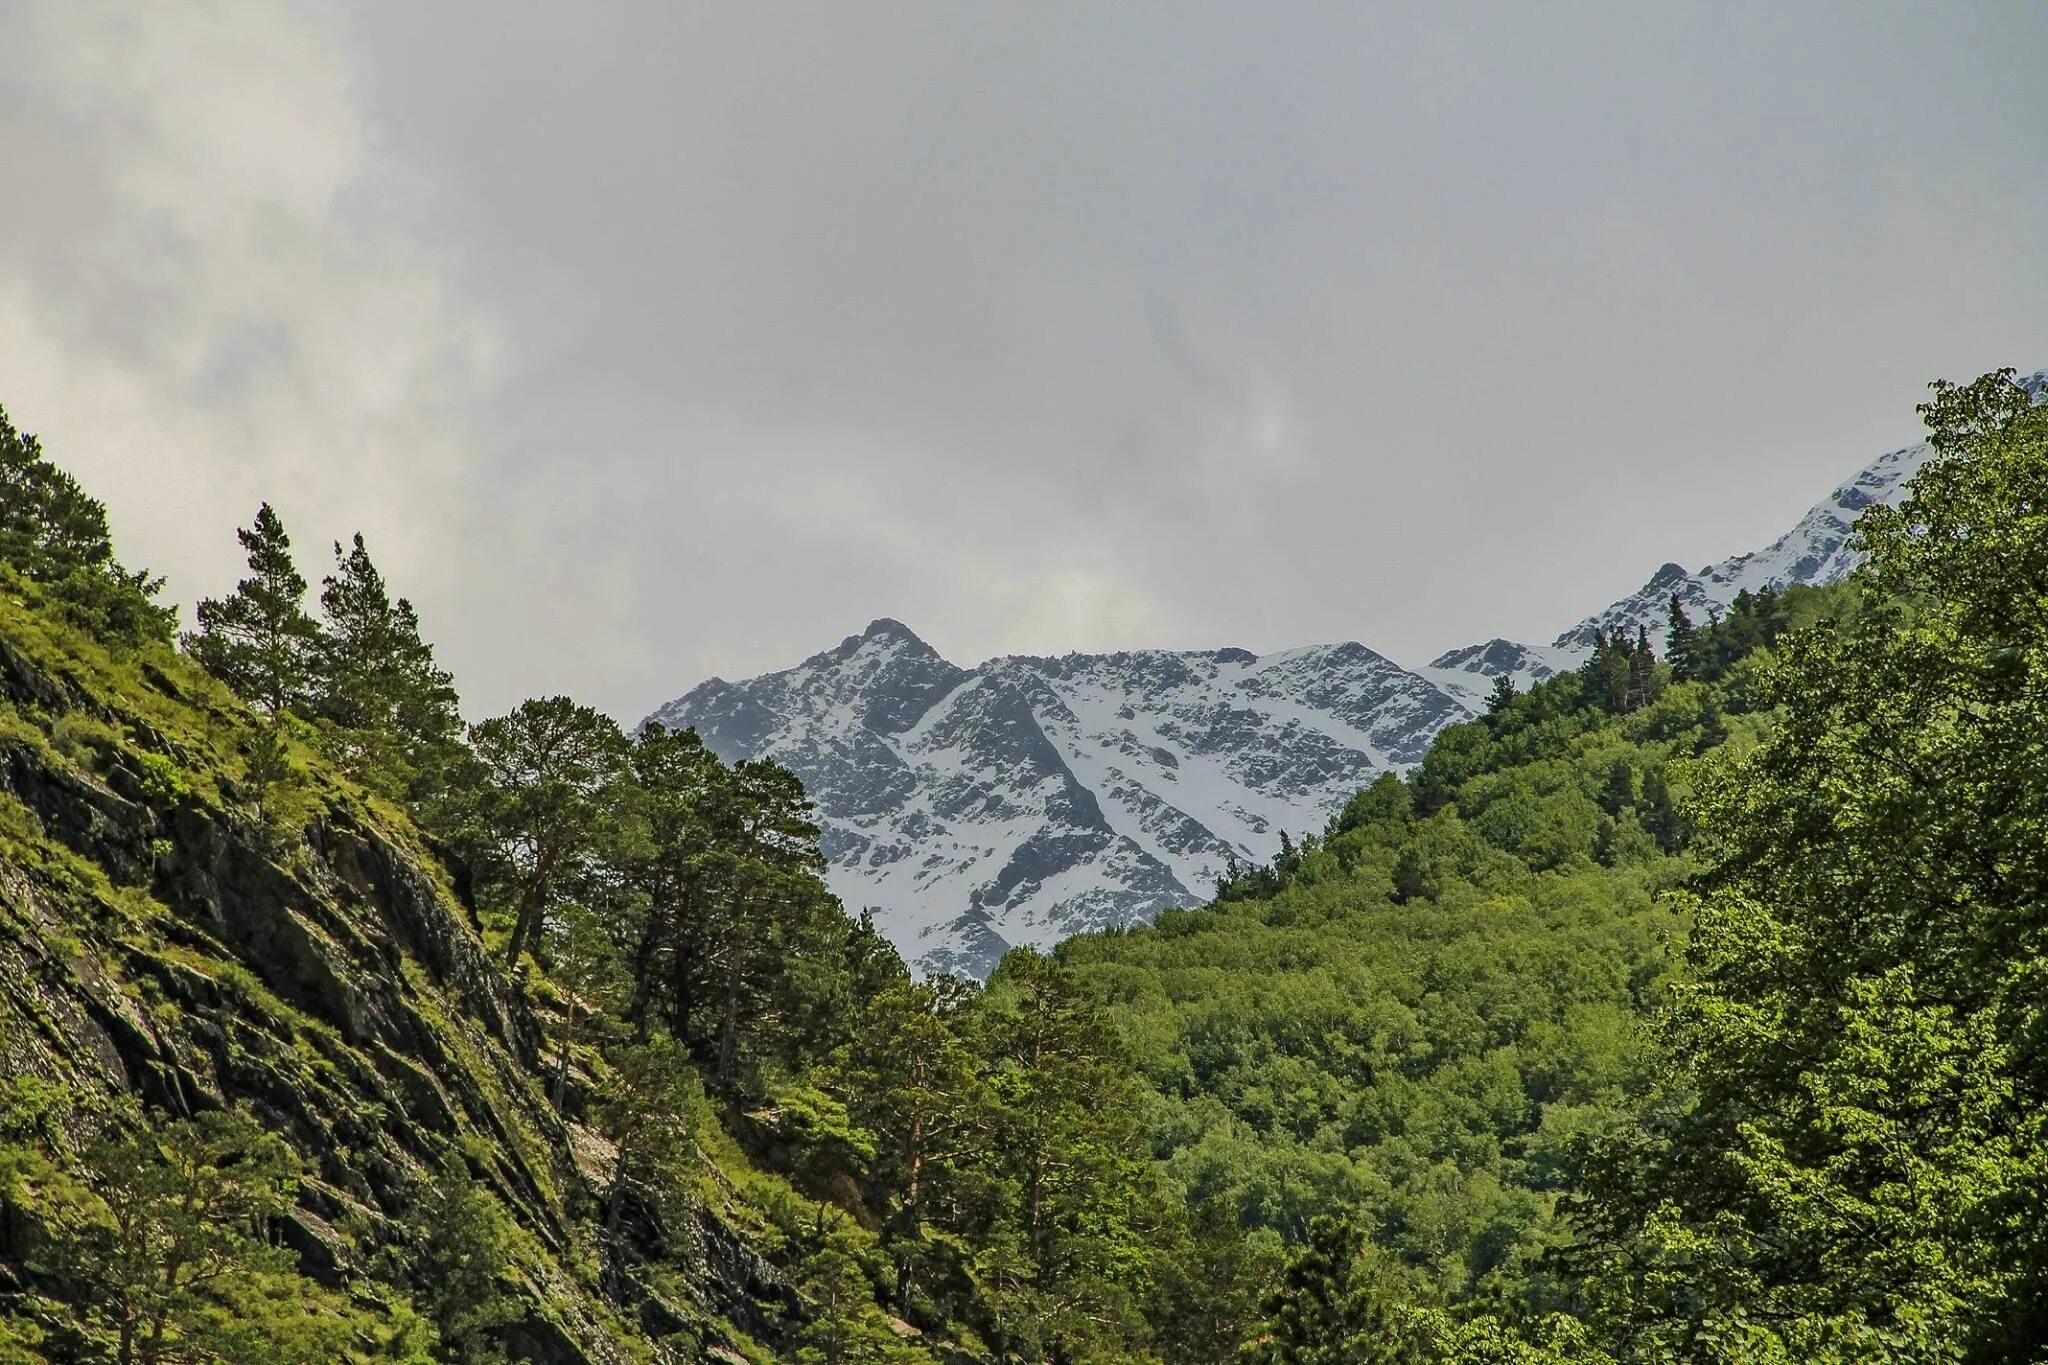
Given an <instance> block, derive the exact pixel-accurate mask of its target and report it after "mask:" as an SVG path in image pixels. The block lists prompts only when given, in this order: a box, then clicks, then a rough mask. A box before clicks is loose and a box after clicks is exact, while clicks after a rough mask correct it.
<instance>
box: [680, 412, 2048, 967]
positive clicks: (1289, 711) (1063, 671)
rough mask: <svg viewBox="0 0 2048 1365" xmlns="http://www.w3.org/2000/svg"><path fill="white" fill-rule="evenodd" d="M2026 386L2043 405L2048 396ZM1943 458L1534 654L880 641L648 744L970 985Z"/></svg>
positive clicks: (1122, 909) (1197, 896)
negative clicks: (786, 783) (766, 817)
mask: <svg viewBox="0 0 2048 1365" xmlns="http://www.w3.org/2000/svg"><path fill="white" fill-rule="evenodd" d="M2022 382H2023V383H2026V384H2027V385H2028V386H2029V387H2030V388H2031V389H2033V390H2034V391H2035V392H2036V394H2040V393H2042V392H2048V372H2043V373H2040V374H2036V375H2033V376H2031V377H2029V378H2028V379H2026V380H2023V381H2022ZM1929 454H1930V451H1929V449H1928V447H1927V446H1926V445H1925V444H1924V443H1923V444H1918V445H1912V446H1906V447H1902V448H1900V449H1898V450H1893V451H1889V452H1887V453H1885V454H1884V455H1881V456H1879V457H1878V458H1877V459H1876V460H1874V461H1872V462H1871V463H1870V464H1869V465H1868V466H1866V467H1865V468H1864V469H1862V470H1861V471H1859V472H1858V473H1857V474H1856V476H1855V477H1854V478H1852V479H1850V480H1848V481H1847V482H1845V483H1843V484H1842V485H1840V486H1839V487H1837V488H1836V489H1835V490H1834V491H1833V492H1832V493H1830V494H1829V495H1828V496H1827V497H1826V498H1824V499H1822V500H1821V501H1820V502H1818V503H1816V504H1815V505H1814V506H1813V507H1811V508H1809V509H1808V510H1807V512H1806V513H1805V514H1804V515H1803V516H1802V517H1801V518H1800V519H1799V521H1798V522H1797V524H1795V525H1794V526H1793V527H1792V528H1791V529H1790V530H1789V531H1787V532H1786V533H1785V534H1784V535H1782V536H1780V537H1779V538H1778V539H1777V540H1775V541H1773V542H1772V543H1771V544H1770V545H1768V546H1766V547H1764V548H1763V549H1761V550H1756V551H1752V552H1749V553H1745V554H1739V555H1734V556H1731V557H1729V558H1727V559H1723V560H1721V561H1719V562H1717V563H1714V564H1709V565H1707V566H1705V567H1703V568H1701V569H1699V570H1697V571H1689V570H1687V569H1685V568H1684V567H1683V566H1681V565H1678V564H1670V563H1667V564H1665V565H1663V566H1662V567H1661V568H1659V569H1658V570H1657V571H1656V572H1655V573H1654V574H1652V575H1651V576H1650V577H1649V579H1648V580H1647V581H1646V582H1645V583H1644V584H1643V586H1642V587H1641V588H1639V589H1638V590H1637V591H1635V592H1634V593H1631V594H1630V595H1628V596H1627V597H1624V598H1622V599H1621V600H1620V601H1618V602H1615V603H1613V604H1612V605H1610V606H1608V607H1606V608H1604V609H1603V610H1601V611H1598V612H1595V613H1593V614H1592V615H1590V616H1587V617H1586V618H1584V619H1583V620H1581V621H1579V622H1577V623H1576V624H1574V625H1573V626H1571V627H1570V628H1569V629H1567V630H1565V631H1563V632H1561V633H1560V634H1559V635H1558V636H1556V637H1555V638H1554V639H1553V640H1551V641H1550V643H1548V644H1544V645H1527V644H1521V643H1517V642H1515V641H1512V640H1505V639H1494V640H1488V641H1485V642H1483V643H1481V644H1476V645H1468V646H1464V647H1462V648H1458V649H1453V650H1448V651H1446V652H1445V653H1443V654H1441V655H1439V656H1437V657H1436V658H1435V659H1432V660H1431V661H1430V662H1429V663H1428V664H1427V665H1424V666H1422V667H1420V668H1415V669H1412V670H1411V669H1407V668H1403V667H1401V666H1400V665H1399V664H1396V663H1394V662H1393V661H1391V660H1389V659H1387V658H1385V657H1384V656H1382V655H1380V654H1377V653H1375V652H1374V651H1372V650H1371V649H1368V648H1367V647H1366V646H1364V645H1362V644H1358V643H1355V642H1347V643H1343V644H1334V645H1318V646H1310V647H1307V648H1301V649H1292V650H1283V651H1279V652H1277V653H1272V654H1267V655H1264V656H1261V655H1255V654H1253V653H1251V652H1250V651H1247V650H1243V649H1233V648H1225V649H1216V650H1208V651H1170V650H1141V651H1133V652H1122V653H1114V654H1069V655H1065V656H1062V657H1060V658H1030V657H1023V656H1013V657H1005V658H999V659H992V660H990V661H988V662H987V663H984V664H982V665H980V666H979V667H976V668H963V667H960V666H957V665H955V664H952V663H950V662H948V661H946V660H945V659H943V658H941V657H940V656H939V654H938V653H937V652H936V651H935V650H933V649H932V648H931V646H929V645H927V644H926V643H925V642H924V641H922V640H921V639H919V638H918V637H917V636H916V635H915V634H914V633H913V632H912V631H911V630H910V629H909V628H908V627H906V626H904V625H903V624H901V623H900V622H897V621H893V620H887V619H883V620H878V621H875V622H874V623H873V624H871V625H870V626H869V627H868V628H867V630H866V631H864V632H862V633H861V634H859V635H854V636H849V637H847V638H846V639H845V640H843V641H841V642H840V643H839V644H838V645H837V646H835V647H834V648H832V649H829V650H825V651H823V652H821V653H819V654H816V655H813V656H812V657H811V658H809V659H807V660H805V661H804V662H803V663H801V664H799V665H797V666H796V667H794V668H790V669H785V670H782V671H780V672H775V673H770V674H766V675H763V676H761V677H758V678H753V679H748V680H745V681H742V682H727V681H725V680H723V679H719V678H713V679H711V680H709V681H707V682H705V683H702V684H700V685H699V686H697V687H695V688H693V689H691V690H690V691H689V692H686V693H684V694H683V695H682V696H680V697H678V698H676V699H675V700H674V701H671V702H669V703H668V704H666V705H664V706H662V707H660V708H659V709H658V710H656V711H655V712H654V713H653V714H652V715H650V716H649V717H648V718H647V720H648V722H649V723H654V724H661V725H667V726H673V727H686V726H694V727H695V728H696V729H697V730H698V731H699V732H700V733H701V734H702V735H703V736H704V739H705V742H706V743H707V744H708V745H709V746H710V747H711V748H712V749H713V750H715V751H716V752H717V753H718V754H719V755H720V756H721V757H723V758H726V759H727V760H738V759H745V758H761V757H769V758H773V759H775V760H776V761H778V762H780V763H783V764H785V765H786V766H788V767H790V768H791V769H793V770H794V771H795V772H796V773H797V775H798V776H799V777H801V778H802V779H803V781H804V784H805V786H806V788H808V790H809V791H810V793H811V795H812V797H813V799H814V800H815V801H816V802H817V805H818V814H819V819H820V823H821V825H822V826H823V828H824V831H825V840H824V846H825V850H826V852H827V855H828V856H829V857H830V858H831V861H832V865H831V868H830V871H829V873H828V879H829V880H830V882H831V883H832V886H833V889H834V890H835V891H836V892H838V894H839V895H840V896H841V898H842V899H844V900H845V901H846V903H847V904H848V905H849V906H865V907H870V908H872V909H873V910H874V911H875V912H876V917H877V921H878V923H879V924H880V925H881V927H882V929H883V930H884V932H886V933H887V934H888V935H889V936H890V937H891V939H892V940H894V941H895V942H896V944H897V945H898V946H899V947H900V948H901V949H902V951H903V953H904V955H905V957H907V958H909V959H911V960H912V961H914V962H917V963H918V964H919V965H921V966H923V967H924V968H926V969H930V970H954V971H964V972H968V973H972V974H976V975H979V974H982V973H985V972H986V971H987V970H988V968H989V967H991V966H992V965H993V964H994V962H995V961H996V959H997V958H999V957H1000V956H1001V954H1002V952H1003V951H1004V949H1005V948H1006V947H1008V946H1012V945H1019V944H1033V945H1045V944H1049V943H1051V942H1054V941H1057V940H1058V939H1060V938H1064V937H1066V936H1067V935H1069V934H1073V933H1077V932H1081V931H1083V930H1087V929H1098V928H1104V927H1109V926H1114V925H1119V924H1128V923H1132V922H1135V921H1138V920H1142V919H1146V918H1149V917H1150V916H1151V915H1153V914H1155V913H1157V912H1158V911H1159V910H1160V909H1162V908H1165V907H1167V906H1170V905H1189V904H1197V903H1200V902H1201V901H1203V900H1205V899H1206V898H1207V895H1208V892H1209V890H1210V888H1211V886H1212V884H1213V882H1214V879H1215V878H1216V876H1217V875H1218V874H1219V873H1221V872H1222V871H1223V870H1224V869H1225V868H1226V867H1227V866H1228V865H1229V864H1230V862H1231V861H1232V860H1237V861H1247V862H1249V861H1262V860H1264V859H1267V858H1270V857H1271V856H1272V854H1273V853H1274V852H1276V851H1277V850H1278V848H1279V846H1280V840H1281V836H1282V834H1283V833H1285V834H1294V835H1299V834H1301V833H1304V832H1307V831H1311V830H1315V829H1319V828H1321V827H1322V826H1323V824H1324V823H1325V822H1326V821H1327V820H1328V819H1329V817H1330V815H1331V814H1332V813H1333V812H1334V811H1335V810H1336V809H1338V808H1339V807H1340V806H1341V805H1342V804H1343V802H1344V801H1345V800H1347V799H1348V798H1349V797H1350V796H1351V794H1352V793H1353V792H1355V791H1356V790H1357V789H1358V788H1359V787H1361V786H1363V785H1365V784H1366V783H1368V782H1370V781H1371V780H1372V779H1373V778H1374V777H1376V776H1377V775H1378V774H1380V773H1382V772H1390V771H1392V772H1399V771H1403V770H1405V769H1406V768H1407V767H1409V766H1410V765H1412V764H1413V763H1415V762H1417V761H1419V760H1420V758H1421V757H1422V754H1423V752H1424V751H1425V750H1426V749H1427V748H1428V747H1429V743H1430V741H1431V740H1432V739H1433V738H1434V737H1435V736H1436V734H1437V732H1438V731H1439V730H1441V729H1443V727H1444V726H1446V725H1449V724H1451V723H1453V722H1455V721H1458V720H1463V719H1466V718H1467V717H1468V716H1470V715H1472V714H1475V713H1476V712H1478V711H1479V710H1481V709H1483V707H1484V705H1485V700H1486V697H1487V695H1488V693H1489V692H1490V691H1491V690H1492V687H1493V680H1494V679H1495V678H1496V677H1500V676H1506V677H1509V678H1511V679H1513V680H1514V682H1515V683H1516V685H1517V686H1523V687H1526V686H1528V685H1529V684H1530V683H1532V682H1536V681H1540V680H1541V679H1543V678H1545V677H1548V676H1550V675H1551V674H1553V673H1555V672H1557V671H1559V670H1563V669H1568V668H1573V667H1576V666H1577V665H1578V664H1579V663H1580V662H1581V661H1582V660H1584V659H1585V658H1586V657H1587V655H1589V654H1590V653H1591V651H1592V647H1593V639H1594V635H1595V633H1596V632H1600V631H1605V632H1607V633H1610V634H1613V633H1618V632H1626V633H1629V634H1633V633H1634V632H1635V630H1636V629H1637V627H1638V626H1641V627H1643V628H1644V629H1646V630H1648V632H1649V633H1650V635H1651V637H1652V638H1653V639H1655V640H1657V641H1659V642H1660V643H1661V641H1662V639H1663V636H1664V632H1665V628H1666V624H1667V621H1668V615H1669V610H1670V601H1671V599H1672V597H1673V596H1674V595H1675V596H1676V597H1677V598H1678V599H1679V600H1680V601H1681V602H1682V603H1683V604H1684V605H1685V607H1686V609H1687V611H1688V612H1689V613H1691V614H1692V615H1693V616H1694V617H1695V618H1698V619H1705V618H1706V617H1708V616H1709V615H1711V614H1714V613H1718V612H1721V611H1725V610H1726V608H1727V607H1728V605H1729V604H1730V603H1731V602H1733V601H1734V600H1735V598H1736V596H1737V594H1739V593H1741V592H1743V591H1745V590H1747V591H1751V592H1754V591H1757V590H1760V589H1762V588H1766V587H1785V586H1788V585H1791V584H1814V585H1819V584H1827V583H1833V582H1837V581H1839V580H1840V579H1842V578H1843V577H1845V576H1846V575H1847V574H1848V573H1849V572H1850V570H1851V569H1853V568H1854V567H1855V563H1856V556H1855V553H1854V551H1853V550H1852V549H1851V547H1850V545H1849V533H1850V529H1851V527H1852V526H1853V524H1854V522H1855V519H1856V517H1857V515H1858V514H1859V513H1861V512H1862V510H1863V509H1864V508H1866V507H1869V506H1871V505H1872V504H1874V503H1879V502H1884V503H1895V502H1897V501H1899V500H1900V499H1902V498H1903V497H1904V496H1905V495H1906V492H1907V490H1908V487H1909V484H1910V481H1911V478H1912V476H1913V474H1914V473H1915V472H1916V471H1917V470H1918V469H1919V468H1920V466H1921V465H1922V464H1924V463H1925V462H1926V460H1927V458H1928V456H1929Z"/></svg>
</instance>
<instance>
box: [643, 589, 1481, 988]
mask: <svg viewBox="0 0 2048 1365" xmlns="http://www.w3.org/2000/svg"><path fill="white" fill-rule="evenodd" d="M1465 714H1466V713H1465V710H1464V709H1463V708H1462V707H1461V706H1460V705H1459V704H1458V703H1457V702H1456V701H1455V700H1453V699H1452V698H1451V697H1449V696H1447V695H1446V694H1445V693H1444V692H1443V691H1442V690H1441V689H1439V688H1437V687H1435V686H1433V685H1432V684H1430V683H1429V682H1427V681H1425V680H1424V679H1422V678H1419V677H1417V676H1416V675H1415V674H1413V673H1410V672H1408V671H1407V670H1405V669H1403V668H1401V667H1400V666H1399V665H1397V664H1394V663H1392V662H1390V661H1389V660H1387V659H1385V658H1382V657H1381V656H1380V655H1378V654H1375V653H1373V652H1372V651H1371V650H1369V649H1367V648H1365V647H1364V646H1363V645H1359V644H1340V645H1324V646H1315V647H1311V648H1306V649H1293V650H1286V651H1283V652H1281V653H1277V654H1268V655H1265V656H1263V657H1262V656H1259V655H1255V654H1252V653H1250V652H1249V651H1246V650H1242V649H1218V650H1209V651H1199V652H1170V651H1165V650H1142V651H1134V652H1130V653H1117V654H1069V655H1066V656H1064V657H1062V658H1056V659H1052V658H1029V657H1023V656H1013V657H1008V658H1000V659H993V660H990V661H989V662H987V663H985V664H983V665H981V666H980V667H978V668H974V669H963V668H959V667H956V666H955V665H953V664H950V663H948V662H946V660H944V659H942V658H940V657H939V655H938V653H937V652H936V651H935V650H933V649H932V648H931V646H929V645H927V644H926V643H925V642H924V641H922V640H920V639H918V637H917V636H916V635H915V634H913V633H912V632H911V631H910V629H909V628H908V627H906V626H904V625H902V624H901V623H899V622H896V621H890V620H880V621H876V622H874V623H873V624H872V625H870V626H869V627H868V628H867V630H866V631H864V632H863V633H861V634H859V635H855V636H849V637H848V638H847V639H845V640H843V641H841V642H840V644H839V645H838V646H837V647H835V648H833V649H830V650H827V651H825V652H824V653H822V654H818V655H814V656H813V657H811V658H809V659H807V660H805V661H804V662H803V663H801V664H799V665H797V666H796V667H795V668H791V669H786V670H784V671H782V672H779V673H770V674H768V675H766V676H764V677H760V678H754V679H751V680H749V681H746V682H739V683H730V682H726V681H724V680H722V679H717V678H714V679H712V680H711V681H709V682H706V683H704V684H702V685H701V686H698V687H696V688H694V689H693V690H691V691H690V692H688V693H687V694H685V695H684V696H682V697H680V698H678V699H677V700H675V701H673V702H670V703H669V704H668V705H666V706H664V707H662V708H661V709H660V710H658V711H656V712H655V713H654V714H653V715H652V716H650V717H649V718H648V720H649V722H650V723H654V724H659V725H667V726H673V727H678V728H680V727H684V726H694V727H695V728H696V730H697V731H698V733H699V734H701V735H702V736H703V737H704V741H705V743H706V744H707V745H708V746H709V747H710V748H711V749H713V750H714V751H715V752H717V753H718V754H720V755H721V756H723V757H725V758H727V759H740V758H758V757H770V758H773V759H775V760H776V761H777V762H779V763H782V764H784V765H785V766H787V767H789V768H790V769H791V770H793V771H794V772H795V773H796V774H797V775H798V776H799V777H801V778H802V779H803V782H804V785H805V787H806V788H807V789H808V790H809V792H810V794H811V797H812V799H813V800H814V801H816V802H817V805H818V816H819V824H820V826H821V827H822V829H823V831H824V841H823V842H824V849H825V853H826V856H827V858H828V859H829V860H830V864H831V866H830V869H829V872H828V877H829V880H830V881H831V883H832V886H833V889H834V890H835V891H837V892H838V894H839V895H840V897H841V899H843V900H844V901H845V902H846V903H847V904H848V905H849V906H853V907H862V906H866V907H871V908H873V909H874V911H875V912H876V918H877V922H878V924H879V925H880V927H881V928H882V929H883V931H884V932H885V933H887V934H888V935H889V937H890V938H891V939H892V940H893V941H894V942H895V943H896V944H897V945H898V946H899V947H901V948H902V950H903V951H904V954H905V956H906V957H909V958H912V959H913V960H915V961H917V962H918V963H919V964H920V965H922V966H924V967H925V968H927V969H932V970H953V971H963V972H971V973H974V974H977V975H979V974H983V973H986V971H987V970H988V969H989V968H990V967H991V966H993V965H994V962H995V960H996V959H997V958H998V957H1000V956H1001V954H1002V952H1003V951H1004V950H1005V948H1006V947H1008V946H1011V945H1016V944H1026V943H1029V944H1041V945H1042V944H1049V943H1052V942H1055V941H1057V940H1059V939H1061V938H1064V937H1066V936H1067V935H1069V934H1074V933H1078V932H1080V931H1082V930H1086V929H1098V928H1104V927H1108V926H1112V925H1120V924H1130V923H1134V922H1137V921H1140V920H1144V919H1149V918H1150V917H1151V916H1152V915H1154V914H1156V913H1157V912H1158V911H1159V910H1161V909H1163V908H1164V907H1166V906H1169V905H1194V904H1199V903H1200V902H1201V901H1203V900H1205V899H1206V898H1207V893H1208V891H1209V888H1210V887H1211V886H1212V885H1213V884H1214V881H1215V879H1216V877H1217V876H1218V874H1220V873H1221V872H1222V871H1223V870H1224V868H1225V866H1226V865H1227V863H1228V862H1229V860H1230V859H1232V858H1237V859H1239V860H1245V861H1250V860H1264V859H1266V858H1269V857H1271V856H1272V854H1273V852H1274V851H1275V850H1276V849H1277V848H1278V847H1279V841H1280V835H1281V833H1282V832H1283V831H1287V832H1291V833H1297V834H1298V833H1300V832H1301V831H1302V830H1304V829H1307V828H1310V827H1317V826H1320V825H1321V824H1322V823H1323V822H1324V821H1325V820H1326V819H1327V818H1328V815H1329V813H1330V812H1331V811H1332V810H1334V809H1335V808H1337V807H1338V806H1340V805H1342V804H1343V802H1344V801H1346V800H1347V799H1349V798H1350V796H1351V795H1352V793H1354V792H1356V791H1357V790H1358V789H1359V788H1360V787H1361V786H1364V785H1365V784H1366V783H1368V782H1370V781H1372V779H1373V778H1375V777H1376V776H1378V775H1379V774H1380V773H1383V772H1388V771H1397V770H1401V769H1405V768H1406V767H1408V766H1409V765H1411V764H1413V763H1415V762H1417V761H1418V760H1419V759H1420V758H1421V757H1422V754H1423V751H1424V750H1425V749H1427V748H1428V746H1429V741H1430V739H1431V738H1432V737H1434V736H1435V734H1436V732H1437V731H1438V730H1440V729H1442V728H1443V727H1444V726H1445V725H1448V724H1450V723H1451V722H1452V721H1455V720H1460V719H1463V718H1464V716H1465Z"/></svg>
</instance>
